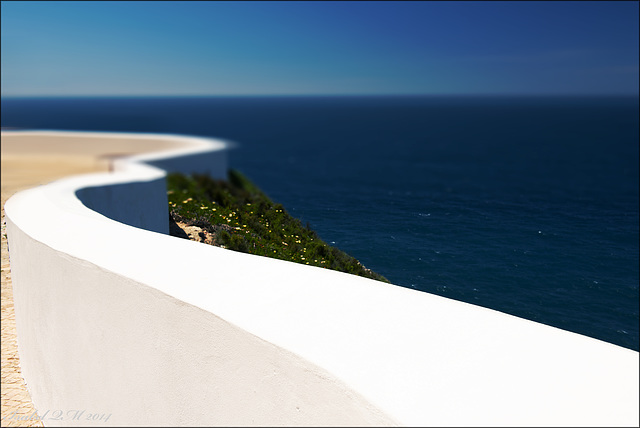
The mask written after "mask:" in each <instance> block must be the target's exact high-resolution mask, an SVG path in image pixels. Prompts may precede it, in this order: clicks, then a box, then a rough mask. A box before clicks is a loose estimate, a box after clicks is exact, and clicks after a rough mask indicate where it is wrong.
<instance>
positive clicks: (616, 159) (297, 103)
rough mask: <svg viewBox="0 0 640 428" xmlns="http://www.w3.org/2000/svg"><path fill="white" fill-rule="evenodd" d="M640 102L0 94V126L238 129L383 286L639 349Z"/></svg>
mask: <svg viewBox="0 0 640 428" xmlns="http://www.w3.org/2000/svg"><path fill="white" fill-rule="evenodd" d="M638 117H639V112H638V98H637V97H633V98H623V97H619V98H616V97H202V98H197V97H193V98H75V99H72V98H66V99H65V98H57V99H56V98H42V99H37V98H30V99H26V98H25V99H3V100H2V127H4V128H7V127H13V128H27V129H64V130H95V131H134V132H154V133H155V132H166V133H179V134H189V135H199V136H211V137H218V138H223V139H226V140H231V141H234V142H236V143H237V146H236V148H234V149H233V150H232V151H231V152H230V167H232V168H236V169H238V170H240V171H241V172H243V173H244V174H245V175H246V176H248V177H249V178H250V179H251V180H252V181H253V182H254V183H256V184H257V185H258V186H259V187H261V188H262V189H263V190H264V191H265V193H267V194H268V195H269V196H270V197H271V198H272V199H273V200H275V201H277V202H280V203H282V204H283V205H284V206H285V207H286V208H287V210H288V211H289V212H290V213H291V214H292V215H294V216H295V217H298V218H300V219H301V220H302V221H303V223H305V222H309V224H310V225H311V227H312V228H313V229H315V230H316V231H317V232H318V234H319V235H320V236H321V237H322V238H323V239H324V240H325V241H327V242H329V243H331V244H333V245H335V246H337V247H338V248H340V249H342V250H343V251H345V252H347V253H349V254H350V255H352V256H354V257H356V258H357V259H359V260H360V261H361V262H362V263H363V264H364V265H365V266H367V267H368V268H371V269H373V270H374V271H376V272H378V273H380V274H382V275H384V276H386V277H387V278H388V279H389V280H390V281H391V282H393V283H394V284H397V285H400V286H403V287H409V288H414V289H416V290H420V291H423V292H427V293H433V294H437V295H441V296H445V297H448V298H452V299H456V300H461V301H465V302H469V303H473V304H476V305H480V306H484V307H488V308H492V309H496V310H498V311H501V312H505V313H508V314H513V315H516V316H519V317H522V318H526V319H530V320H534V321H538V322H540V323H543V324H548V325H552V326H555V327H559V328H561V329H565V330H569V331H573V332H577V333H581V334H584V335H587V336H591V337H594V338H597V339H600V340H603V341H606V342H610V343H614V344H617V345H620V346H623V347H626V348H630V349H634V350H638V349H639V336H638V325H639V318H638V306H639V293H638V284H639V278H638V264H639V253H638V242H639V235H638V227H639V217H638V205H639V204H638V194H639V190H638V182H639V175H638V164H639V153H638V146H639V134H638V131H639V123H638Z"/></svg>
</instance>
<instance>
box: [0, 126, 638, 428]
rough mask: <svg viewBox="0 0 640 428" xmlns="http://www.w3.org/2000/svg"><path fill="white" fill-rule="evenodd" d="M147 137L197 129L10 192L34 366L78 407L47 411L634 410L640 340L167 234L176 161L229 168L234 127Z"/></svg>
mask: <svg viewBox="0 0 640 428" xmlns="http://www.w3.org/2000/svg"><path fill="white" fill-rule="evenodd" d="M95 135H98V134H95ZM99 135H100V136H101V137H104V136H105V135H108V136H111V137H113V138H119V137H121V135H122V134H104V133H100V134H99ZM129 136H130V135H129ZM89 137H90V135H88V138H89ZM139 138H151V139H169V140H171V141H173V142H175V143H176V144H177V145H181V146H182V148H180V149H174V150H172V151H166V152H163V153H157V154H152V155H139V156H134V157H129V158H125V159H121V160H119V161H118V162H117V163H116V165H115V166H116V168H115V169H116V171H117V172H116V173H114V174H91V175H83V176H77V177H71V178H67V179H63V180H59V181H56V182H53V183H51V184H48V185H45V186H40V187H37V188H34V189H30V190H27V191H24V192H20V193H18V194H16V195H14V196H13V197H12V198H10V199H9V200H8V201H7V203H6V205H5V213H6V219H7V234H8V240H9V249H10V257H11V271H12V278H13V287H14V301H15V312H16V326H17V331H18V349H19V354H20V361H21V368H22V373H23V375H24V378H25V380H26V383H27V387H28V389H29V391H30V393H31V397H32V399H33V402H34V405H35V406H36V408H37V409H38V412H39V414H40V416H43V414H44V413H45V412H47V411H49V412H53V411H56V410H59V411H62V412H63V415H62V417H64V419H63V420H56V419H45V420H44V423H45V425H52V426H53V425H65V426H68V425H80V426H85V425H87V424H89V423H91V424H95V425H111V426H117V425H138V426H139V425H148V426H151V425H161V426H168V425H180V426H185V425H191V426H194V425H442V426H461V425H470V426H478V425H493V426H506V425H509V426H512V425H529V426H533V425H547V426H548V425H554V426H560V425H573V426H575V425H590V426H594V425H600V426H623V425H624V426H627V425H628V426H637V425H638V413H639V408H638V401H639V371H638V363H639V358H638V352H635V351H632V350H628V349H625V348H621V347H618V346H615V345H612V344H608V343H605V342H602V341H598V340H596V339H592V338H588V337H586V336H581V335H578V334H574V333H570V332H567V331H563V330H560V329H557V328H554V327H549V326H545V325H542V324H538V323H535V322H532V321H528V320H524V319H520V318H517V317H513V316H510V315H507V314H503V313H500V312H497V311H493V310H490V309H486V308H482V307H478V306H474V305H470V304H466V303H462V302H457V301H453V300H450V299H446V298H442V297H439V296H435V295H431V294H428V293H423V292H419V291H415V290H410V289H407V288H403V287H399V286H395V285H390V284H384V283H380V282H376V281H373V280H368V279H364V278H360V277H356V276H352V275H348V274H343V273H338V272H334V271H330V270H326V269H320V268H315V267H309V266H303V265H299V264H294V263H290V262H284V261H280V260H275V259H269V258H263V257H258V256H252V255H248V254H242V253H237V252H233V251H228V250H224V249H221V248H218V247H212V246H208V245H204V244H200V243H196V242H192V241H187V240H183V239H179V238H174V237H171V236H168V235H167V234H166V232H167V230H168V217H167V199H166V189H165V187H164V186H165V182H164V175H165V173H164V171H163V170H166V171H180V172H186V173H190V172H209V173H211V174H212V175H214V176H224V175H225V174H226V147H225V144H224V143H223V142H219V141H215V140H207V139H199V138H193V137H182V136H166V135H142V136H139ZM73 411H78V412H79V411H83V412H84V413H83V414H82V415H81V416H79V417H77V419H69V418H70V417H72V416H74V415H75V416H77V415H78V413H75V414H74V413H72V412H73ZM87 415H92V417H93V415H110V416H109V419H108V420H106V421H105V420H104V418H103V419H102V420H94V421H92V420H90V419H89V420H88V419H87ZM49 416H51V413H49Z"/></svg>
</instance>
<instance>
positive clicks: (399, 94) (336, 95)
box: [0, 93, 640, 99]
mask: <svg viewBox="0 0 640 428" xmlns="http://www.w3.org/2000/svg"><path fill="white" fill-rule="evenodd" d="M639 96H640V94H639V93H635V94H621V93H610V94H602V93H596V94H589V93H585V94H575V93H567V94H562V93H560V94H553V93H535V94H534V93H476V94H457V93H435V94H424V93H417V94H406V93H389V94H387V93H371V94H313V93H310V94H203V95H194V94H81V95H80V94H75V95H61V94H60V95H51V94H49V95H0V98H1V99H11V98H21V99H23V98H34V99H35V98H304V97H306V98H358V97H394V98H400V97H412V98H418V97H420V98H425V97H459V98H462V97H464V98H473V97H505V98H507V97H564V98H568V97H625V98H638V97H639Z"/></svg>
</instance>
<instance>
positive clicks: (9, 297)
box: [1, 131, 175, 427]
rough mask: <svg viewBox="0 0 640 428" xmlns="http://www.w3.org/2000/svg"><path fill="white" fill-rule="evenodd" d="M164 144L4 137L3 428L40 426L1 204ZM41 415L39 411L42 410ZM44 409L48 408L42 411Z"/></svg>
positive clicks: (64, 137)
mask: <svg viewBox="0 0 640 428" xmlns="http://www.w3.org/2000/svg"><path fill="white" fill-rule="evenodd" d="M173 147H175V144H173V143H170V142H167V141H154V140H151V139H148V140H139V139H127V138H118V139H114V138H107V137H105V138H96V137H95V134H94V135H93V136H91V137H87V136H83V135H82V134H75V135H55V136H54V135H51V134H47V135H44V134H42V135H39V134H38V133H35V132H34V133H21V134H16V133H13V132H10V131H7V132H5V131H3V132H2V145H1V148H2V156H1V159H2V165H1V167H2V170H1V171H2V177H1V179H2V181H1V182H2V322H1V324H2V338H1V339H2V341H1V342H2V384H1V391H2V402H1V418H2V426H3V427H4V426H7V427H12V426H42V423H41V422H40V421H39V420H37V419H34V420H28V418H29V417H31V416H33V415H34V414H35V409H34V407H33V404H32V403H31V398H30V396H29V393H28V392H27V389H26V387H25V384H24V379H23V377H22V375H21V373H20V364H19V358H18V349H17V342H16V326H15V312H14V306H13V288H12V285H11V267H10V263H9V251H8V246H7V239H6V224H5V216H4V204H5V202H6V201H7V199H9V198H10V197H11V196H12V195H13V194H14V193H16V192H19V191H21V190H25V189H28V188H31V187H35V186H38V185H42V184H46V183H49V182H51V181H53V180H56V179H59V178H62V177H65V176H69V175H75V174H86V173H92V172H107V171H109V168H110V164H109V159H110V158H111V157H113V156H120V155H125V154H136V153H144V152H149V151H157V150H162V149H170V148H173ZM41 410H43V409H41ZM44 410H46V409H44Z"/></svg>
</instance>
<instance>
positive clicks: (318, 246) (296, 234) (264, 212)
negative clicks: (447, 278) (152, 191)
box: [167, 170, 389, 282]
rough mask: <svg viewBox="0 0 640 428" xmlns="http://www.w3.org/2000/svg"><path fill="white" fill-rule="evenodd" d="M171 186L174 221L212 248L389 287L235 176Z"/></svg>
mask: <svg viewBox="0 0 640 428" xmlns="http://www.w3.org/2000/svg"><path fill="white" fill-rule="evenodd" d="M167 183H168V192H167V194H168V197H169V211H170V215H171V218H172V220H173V221H175V222H180V223H184V224H187V225H189V226H197V227H199V228H201V229H202V230H203V233H204V232H206V233H207V234H208V235H209V236H211V237H212V238H211V239H210V240H209V241H208V242H210V243H211V244H213V245H218V246H221V247H224V248H227V249H230V250H234V251H241V252H244V253H250V254H256V255H260V256H266V257H273V258H277V259H282V260H288V261H292V262H296V263H302V264H307V265H312V266H319V267H324V268H328V269H333V270H337V271H341V272H347V273H350V274H354V275H360V276H364V277H367V278H372V279H376V280H378V281H384V282H389V281H388V280H387V279H386V278H384V277H383V276H381V275H379V274H377V273H375V272H372V271H371V270H369V269H367V268H365V267H364V266H363V265H362V264H361V263H360V262H359V261H358V260H356V259H355V258H353V257H351V256H349V255H348V254H346V253H344V252H342V251H340V250H339V249H337V248H335V247H331V246H330V245H328V244H326V243H325V242H324V241H322V240H321V239H320V238H318V236H317V234H316V232H314V231H313V230H311V229H310V228H309V225H308V224H307V226H306V227H305V226H303V225H302V223H301V222H300V220H298V219H296V218H293V217H291V216H290V215H289V214H288V213H287V211H286V210H285V209H284V207H283V206H282V205H281V204H277V203H274V202H272V201H271V200H270V199H269V198H268V197H267V196H266V195H265V194H264V193H263V192H262V191H261V190H260V189H258V188H257V187H256V186H255V185H253V184H252V183H251V182H250V181H249V180H248V179H247V178H246V177H244V176H243V175H242V174H240V173H239V172H237V171H235V170H230V171H229V174H228V180H216V179H213V178H211V177H210V176H207V175H197V174H195V175H193V176H186V175H182V174H170V175H169V176H168V177H167ZM182 236H183V237H185V235H184V234H183V235H182ZM201 236H203V235H202V234H201Z"/></svg>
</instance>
